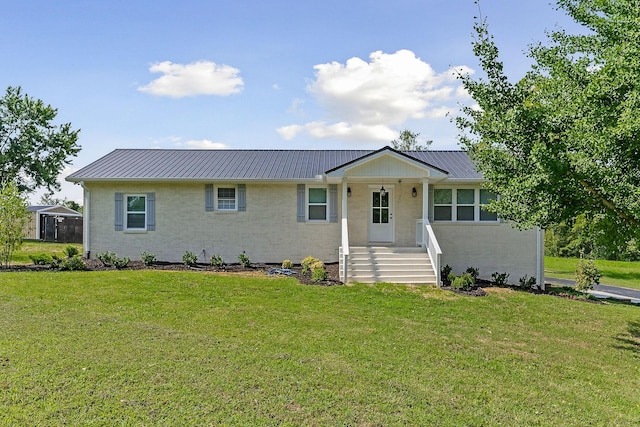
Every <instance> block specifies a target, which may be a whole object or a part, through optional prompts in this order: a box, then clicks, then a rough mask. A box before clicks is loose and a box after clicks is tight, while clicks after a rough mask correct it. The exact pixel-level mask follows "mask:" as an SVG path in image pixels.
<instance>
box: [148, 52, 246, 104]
mask: <svg viewBox="0 0 640 427" xmlns="http://www.w3.org/2000/svg"><path fill="white" fill-rule="evenodd" d="M149 71H151V72H152V73H162V74H163V75H162V76H161V77H159V78H157V79H156V80H153V81H152V82H151V83H149V84H148V85H146V86H141V87H139V88H138V90H139V91H141V92H146V93H150V94H152V95H157V96H168V97H171V98H182V97H185V96H194V95H221V96H224V95H231V94H233V93H238V92H240V91H241V90H242V88H243V86H244V82H243V80H242V78H241V77H240V76H239V75H238V74H239V73H240V70H238V69H237V68H233V67H230V66H228V65H218V64H216V63H215V62H209V61H198V62H192V63H191V64H186V65H185V64H174V63H173V62H171V61H164V62H158V63H155V64H153V65H151V67H150V68H149Z"/></svg>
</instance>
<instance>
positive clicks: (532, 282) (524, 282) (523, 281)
mask: <svg viewBox="0 0 640 427" xmlns="http://www.w3.org/2000/svg"><path fill="white" fill-rule="evenodd" d="M518 286H520V287H521V288H522V289H531V288H533V287H534V286H536V278H535V277H528V276H527V275H526V274H525V275H524V276H523V277H521V278H520V279H519V280H518Z"/></svg>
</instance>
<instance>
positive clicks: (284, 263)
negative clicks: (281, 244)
mask: <svg viewBox="0 0 640 427" xmlns="http://www.w3.org/2000/svg"><path fill="white" fill-rule="evenodd" d="M282 268H288V269H292V268H293V263H292V262H291V260H290V259H285V260H284V261H282Z"/></svg>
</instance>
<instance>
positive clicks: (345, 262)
mask: <svg viewBox="0 0 640 427" xmlns="http://www.w3.org/2000/svg"><path fill="white" fill-rule="evenodd" d="M341 255H342V256H341V259H340V261H341V262H342V266H341V267H342V268H341V269H340V276H341V277H340V279H341V280H342V281H343V282H344V283H346V282H347V280H348V279H349V226H348V223H347V218H342V254H341Z"/></svg>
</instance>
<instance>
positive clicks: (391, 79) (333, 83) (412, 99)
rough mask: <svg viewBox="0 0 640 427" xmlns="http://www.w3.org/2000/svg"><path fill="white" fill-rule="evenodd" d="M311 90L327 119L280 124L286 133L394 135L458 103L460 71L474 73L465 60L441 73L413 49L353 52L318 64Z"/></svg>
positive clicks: (385, 137) (376, 138) (387, 137)
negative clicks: (351, 55)
mask: <svg viewBox="0 0 640 427" xmlns="http://www.w3.org/2000/svg"><path fill="white" fill-rule="evenodd" d="M314 69H315V70H316V75H315V80H314V81H313V82H311V84H309V86H308V88H307V89H308V91H309V93H310V94H311V95H312V96H313V97H314V98H315V100H316V101H317V102H318V104H319V105H320V106H321V107H322V108H323V110H324V113H325V115H326V116H327V117H326V120H320V121H313V122H310V123H306V124H293V125H288V126H283V127H280V128H279V129H277V131H278V133H280V135H281V136H282V137H283V138H285V139H292V138H294V137H295V136H297V135H299V134H301V133H303V132H306V133H307V134H308V135H309V136H311V137H313V138H338V139H347V140H361V141H389V140H391V139H393V138H395V137H397V135H398V131H397V129H394V127H398V126H400V125H402V124H403V123H404V122H406V121H407V120H410V119H424V118H427V119H434V118H442V117H444V116H445V115H446V113H447V112H448V111H450V110H454V109H457V106H456V101H457V100H459V99H460V98H461V97H464V95H465V94H466V91H464V90H461V89H460V87H461V84H460V82H459V80H458V79H457V77H456V76H457V75H458V74H472V73H473V70H472V69H471V68H469V67H466V66H456V67H452V68H450V69H448V70H446V71H443V72H441V73H437V72H436V71H435V70H434V69H433V68H432V67H431V66H430V65H429V64H427V63H426V62H424V61H422V60H421V59H419V58H417V57H416V56H415V54H414V53H413V52H411V51H409V50H399V51H397V52H395V53H392V54H387V53H383V52H381V51H376V52H373V53H371V54H370V55H369V62H367V61H364V60H362V59H360V58H357V57H354V58H350V59H348V60H347V61H346V63H344V64H341V63H339V62H335V61H334V62H331V63H326V64H318V65H316V66H315V67H314Z"/></svg>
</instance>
